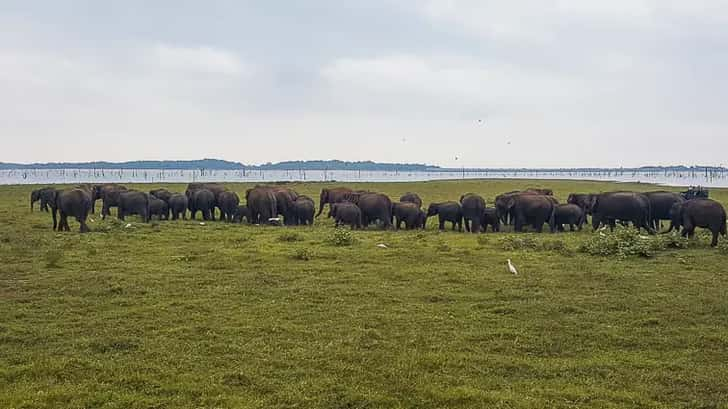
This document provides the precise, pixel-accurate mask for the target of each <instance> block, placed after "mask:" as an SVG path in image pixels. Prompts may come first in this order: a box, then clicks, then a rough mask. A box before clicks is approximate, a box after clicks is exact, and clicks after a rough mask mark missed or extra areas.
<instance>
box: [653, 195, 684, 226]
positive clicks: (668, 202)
mask: <svg viewBox="0 0 728 409" xmlns="http://www.w3.org/2000/svg"><path fill="white" fill-rule="evenodd" d="M645 195H646V196H647V199H649V201H650V213H651V215H652V219H651V220H650V225H651V226H652V228H653V229H655V230H657V231H659V230H660V221H661V220H671V218H670V209H671V208H672V205H674V204H675V203H682V202H684V201H685V198H683V197H682V195H681V194H679V193H674V192H664V191H660V192H645Z"/></svg>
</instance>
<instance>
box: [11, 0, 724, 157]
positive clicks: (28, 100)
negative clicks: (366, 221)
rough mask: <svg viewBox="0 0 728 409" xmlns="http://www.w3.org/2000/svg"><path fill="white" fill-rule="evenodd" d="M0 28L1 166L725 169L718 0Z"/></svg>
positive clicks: (348, 5)
mask: <svg viewBox="0 0 728 409" xmlns="http://www.w3.org/2000/svg"><path fill="white" fill-rule="evenodd" d="M0 27H2V35H0V111H1V114H0V138H1V139H2V141H3V143H2V149H0V161H6V162H36V161H89V160H110V161H123V160H135V159H198V158H203V157H211V158H221V159H228V160H234V161H240V162H243V163H261V162H267V161H271V162H276V161H281V160H299V159H300V160H305V159H341V160H375V161H383V162H384V161H386V162H418V163H432V164H438V165H443V166H457V167H459V166H478V167H562V166H563V167H571V166H620V165H623V166H637V165H645V164H695V163H700V164H713V165H719V164H728V155H726V154H727V153H728V112H727V105H726V101H727V100H728V78H726V77H727V76H728V1H726V0H704V1H700V0H695V1H686V0H650V1H647V0H610V1H604V0H558V1H545V0H534V1H508V2H505V1H489V0H462V1H460V0H430V1H425V0H423V1H415V0H367V1H353V0H352V1H344V0H332V1H324V0H306V1H295V0H285V1H282V0H280V1H277V0H265V1H263V0H259V1H241V0H237V1H205V2H203V1H181V0H174V1H162V0H157V1H135V0H124V1H113V2H112V1H98V0H92V1H62V0H58V1H50V0H49V1H32V0H22V1H12V0H1V1H0ZM456 158H457V159H456Z"/></svg>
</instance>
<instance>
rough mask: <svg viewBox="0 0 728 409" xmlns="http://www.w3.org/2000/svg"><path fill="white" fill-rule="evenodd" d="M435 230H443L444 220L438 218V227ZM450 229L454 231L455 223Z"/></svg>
mask: <svg viewBox="0 0 728 409" xmlns="http://www.w3.org/2000/svg"><path fill="white" fill-rule="evenodd" d="M437 228H438V229H439V230H445V220H443V219H442V218H440V220H438V227H437ZM452 229H453V230H455V223H454V222H453V224H452Z"/></svg>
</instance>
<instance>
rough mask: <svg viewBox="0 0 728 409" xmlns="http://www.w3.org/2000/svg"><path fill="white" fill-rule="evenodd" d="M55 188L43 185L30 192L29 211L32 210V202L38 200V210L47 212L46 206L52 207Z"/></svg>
mask: <svg viewBox="0 0 728 409" xmlns="http://www.w3.org/2000/svg"><path fill="white" fill-rule="evenodd" d="M55 192H56V189H55V188H53V187H44V188H41V189H36V190H34V191H32V192H31V193H30V211H31V212H32V211H33V204H34V203H35V202H37V201H40V210H41V211H44V212H47V211H48V206H49V205H50V206H51V207H53V205H54V203H53V199H54V198H55Z"/></svg>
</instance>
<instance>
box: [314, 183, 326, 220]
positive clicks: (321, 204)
mask: <svg viewBox="0 0 728 409" xmlns="http://www.w3.org/2000/svg"><path fill="white" fill-rule="evenodd" d="M328 196H329V195H328V191H327V190H326V189H323V190H321V196H320V198H319V210H318V213H317V214H316V217H319V216H321V213H322V212H323V211H324V205H325V204H326V203H328Z"/></svg>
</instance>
